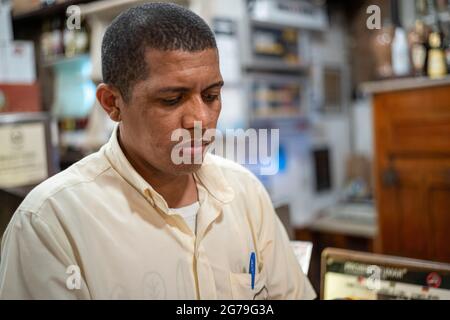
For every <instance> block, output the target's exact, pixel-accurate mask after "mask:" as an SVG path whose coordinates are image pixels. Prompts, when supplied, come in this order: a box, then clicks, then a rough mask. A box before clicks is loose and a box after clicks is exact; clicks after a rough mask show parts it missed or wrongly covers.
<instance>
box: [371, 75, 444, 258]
mask: <svg viewBox="0 0 450 320" xmlns="http://www.w3.org/2000/svg"><path fill="white" fill-rule="evenodd" d="M373 102H374V103H373V106H374V128H375V129H374V130H375V190H376V204H377V211H378V224H379V234H378V237H377V241H376V244H375V248H376V251H379V252H380V253H384V254H392V255H397V256H406V257H412V258H420V259H426V260H434V261H442V262H450V81H449V83H448V84H444V83H437V84H436V85H431V86H424V87H415V88H413V89H408V88H402V89H400V90H389V91H383V92H377V93H375V94H374V96H373Z"/></svg>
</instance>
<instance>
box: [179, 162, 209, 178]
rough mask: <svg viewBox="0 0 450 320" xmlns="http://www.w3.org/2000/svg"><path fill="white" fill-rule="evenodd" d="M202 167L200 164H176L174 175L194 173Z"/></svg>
mask: <svg viewBox="0 0 450 320" xmlns="http://www.w3.org/2000/svg"><path fill="white" fill-rule="evenodd" d="M201 167H202V164H184V163H183V164H178V165H174V167H173V169H174V173H175V174H176V175H184V174H190V173H195V172H197V171H198V170H200V168H201Z"/></svg>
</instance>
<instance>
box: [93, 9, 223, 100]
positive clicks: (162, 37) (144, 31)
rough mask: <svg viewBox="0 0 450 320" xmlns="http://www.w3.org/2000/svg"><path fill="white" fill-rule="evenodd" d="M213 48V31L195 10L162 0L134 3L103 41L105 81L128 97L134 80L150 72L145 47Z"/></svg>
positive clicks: (214, 43)
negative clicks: (158, 0)
mask: <svg viewBox="0 0 450 320" xmlns="http://www.w3.org/2000/svg"><path fill="white" fill-rule="evenodd" d="M214 48H215V49H217V44H216V40H215V38H214V33H213V32H212V31H211V29H210V28H209V26H208V25H207V24H206V22H205V21H204V20H203V19H202V18H200V17H199V16H198V15H197V14H195V13H194V12H192V11H190V10H188V9H186V8H184V7H182V6H179V5H176V4H173V3H160V2H155V3H146V4H142V5H139V6H136V7H132V8H130V9H128V10H126V11H124V12H123V13H121V14H120V15H119V16H118V17H116V18H115V19H114V20H113V21H112V23H111V24H110V25H109V26H108V28H107V29H106V32H105V35H104V37H103V41H102V76H103V82H104V83H106V84H110V85H113V86H115V87H116V88H117V89H119V91H120V93H121V94H122V97H123V98H124V100H125V101H128V99H129V98H130V93H131V89H132V87H133V86H134V84H135V83H136V82H138V81H140V80H144V79H146V78H147V77H148V76H149V71H150V66H148V65H145V51H146V49H157V50H162V51H171V50H183V51H188V52H196V51H202V50H205V49H214ZM143 64H144V65H143Z"/></svg>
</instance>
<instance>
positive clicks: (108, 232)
mask: <svg viewBox="0 0 450 320" xmlns="http://www.w3.org/2000/svg"><path fill="white" fill-rule="evenodd" d="M195 180H196V182H197V187H198V192H199V202H200V209H199V211H198V216H197V234H196V235H194V233H193V232H192V231H191V229H190V228H189V227H188V226H187V224H186V222H185V221H184V219H183V218H182V217H181V216H180V215H178V214H177V213H176V212H175V211H174V210H170V209H169V208H168V205H167V203H166V201H165V200H164V199H163V198H162V197H161V195H159V194H158V193H157V192H156V191H155V190H154V189H153V188H152V187H151V186H150V185H149V184H148V183H147V182H146V181H145V180H144V179H143V178H142V177H141V176H140V175H139V174H138V173H137V172H136V171H135V170H134V169H133V167H132V166H131V165H130V163H129V162H128V161H127V159H126V157H125V156H124V154H123V152H122V150H121V148H120V146H119V143H118V140H117V135H116V131H114V133H113V135H112V137H111V139H110V141H109V142H108V143H107V144H106V145H104V146H103V147H102V148H101V149H100V150H99V151H98V152H96V153H94V154H92V155H90V156H88V157H86V158H84V159H83V160H81V161H80V162H78V163H76V164H75V165H73V166H72V167H70V168H68V169H67V170H65V171H63V172H61V173H59V174H57V175H56V176H54V177H52V178H50V179H48V180H47V181H45V182H43V183H42V184H40V185H39V186H38V187H36V188H35V189H34V190H33V191H32V192H31V193H30V194H29V195H28V196H27V198H26V199H25V200H24V202H23V203H22V204H21V206H20V207H19V209H18V210H17V211H16V213H15V214H14V216H13V218H12V220H11V222H10V224H9V226H8V228H7V230H6V232H5V234H4V236H3V241H2V246H1V265H0V298H2V299H76V298H78V299H254V298H256V299H264V298H268V299H312V298H315V293H314V291H313V289H312V287H311V285H310V283H309V281H308V279H307V278H306V277H305V275H304V274H303V273H302V271H301V268H300V266H299V264H298V262H297V261H296V258H295V256H294V253H293V251H292V249H291V247H290V244H289V240H288V237H287V234H286V232H285V230H284V228H283V227H282V225H281V223H280V220H279V219H278V217H277V216H276V214H275V212H274V210H273V206H272V204H271V201H270V199H269V196H268V194H267V193H266V191H265V189H264V187H263V186H262V184H261V183H260V182H259V181H258V180H257V178H255V177H254V176H253V175H252V174H251V173H250V172H249V171H247V170H246V169H244V168H243V167H241V166H239V165H238V164H235V163H233V162H231V161H228V160H225V159H222V158H219V157H217V156H213V155H210V154H209V155H207V156H206V158H205V161H204V163H203V165H202V167H201V169H200V170H199V171H198V172H197V173H196V174H195ZM252 252H255V253H256V257H257V259H256V266H257V268H256V277H255V284H254V288H253V289H252V288H251V277H250V274H249V261H250V255H251V253H252Z"/></svg>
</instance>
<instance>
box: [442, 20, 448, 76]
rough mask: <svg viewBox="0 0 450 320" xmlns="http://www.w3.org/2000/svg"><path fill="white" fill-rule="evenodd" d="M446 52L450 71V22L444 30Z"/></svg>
mask: <svg viewBox="0 0 450 320" xmlns="http://www.w3.org/2000/svg"><path fill="white" fill-rule="evenodd" d="M443 34H444V41H443V45H444V53H445V60H446V63H447V72H449V73H450V22H449V23H447V27H446V28H445V30H444V33H443Z"/></svg>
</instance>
